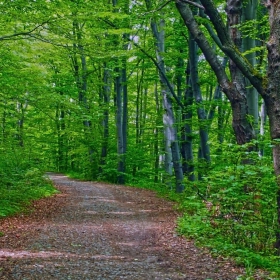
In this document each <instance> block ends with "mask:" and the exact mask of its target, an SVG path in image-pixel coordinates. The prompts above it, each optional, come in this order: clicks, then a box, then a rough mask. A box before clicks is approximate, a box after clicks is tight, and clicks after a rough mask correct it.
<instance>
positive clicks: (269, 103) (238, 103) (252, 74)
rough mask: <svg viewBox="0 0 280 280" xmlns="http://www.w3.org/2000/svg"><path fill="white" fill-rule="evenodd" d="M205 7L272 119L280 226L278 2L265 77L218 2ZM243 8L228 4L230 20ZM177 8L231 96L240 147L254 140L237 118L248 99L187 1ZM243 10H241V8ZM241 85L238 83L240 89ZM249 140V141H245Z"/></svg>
mask: <svg viewBox="0 0 280 280" xmlns="http://www.w3.org/2000/svg"><path fill="white" fill-rule="evenodd" d="M201 4H202V6H201V7H200V8H202V9H204V10H205V13H206V14H207V15H208V17H209V19H210V21H211V22H212V24H213V26H214V28H215V30H216V33H217V36H218V37H219V40H220V42H221V50H222V51H223V52H224V53H225V54H226V55H227V56H228V57H229V58H230V59H231V61H232V63H234V64H235V66H236V67H237V68H238V70H239V71H240V72H241V73H242V74H243V75H244V76H245V77H246V78H247V79H248V80H249V81H250V83H251V84H252V85H253V86H254V87H255V88H256V90H257V91H258V92H259V94H260V95H261V96H262V98H263V99H264V102H265V105H266V107H267V114H268V117H269V124H270V136H271V140H272V142H273V144H274V146H273V162H274V170H275V174H276V177H277V181H278V186H279V190H278V194H277V204H278V223H279V225H280V142H279V139H280V110H279V108H280V87H279V75H280V67H279V66H280V51H279V50H280V26H279V20H280V6H279V5H278V2H277V1H268V2H267V8H268V13H269V23H270V36H269V40H268V42H267V50H268V70H267V73H266V74H265V75H262V74H261V73H259V72H258V71H257V70H256V69H255V68H254V67H253V65H251V64H250V62H249V61H248V60H247V59H245V57H244V56H243V55H242V54H241V52H240V51H239V49H238V47H236V45H235V44H234V41H233V40H232V39H231V37H230V34H229V32H228V29H227V27H226V25H225V24H224V21H223V19H222V17H221V15H220V13H219V11H218V9H217V7H215V5H214V3H213V2H212V1H209V0H201ZM238 5H241V2H239V1H230V0H229V1H228V2H227V12H228V17H230V16H231V14H230V13H231V11H235V10H236V7H237V6H238ZM176 7H177V9H178V11H179V13H180V14H181V17H182V18H183V20H184V22H185V24H186V26H187V27H188V29H189V30H190V32H191V33H192V34H193V36H194V38H195V40H196V42H197V44H198V45H199V47H200V48H201V50H202V52H203V53H204V56H205V57H206V59H207V61H208V62H209V64H210V65H211V67H212V69H213V70H214V72H215V74H216V76H217V79H218V81H219V83H220V85H221V87H222V90H223V91H224V92H225V93H226V95H227V96H228V98H229V100H230V102H231V104H232V111H233V118H234V120H235V121H238V122H237V123H233V126H234V130H235V135H236V138H237V142H238V143H239V144H242V143H244V140H246V141H245V142H248V140H250V138H251V137H249V139H248V138H246V136H247V135H248V134H247V133H245V132H246V129H245V130H244V128H246V127H247V128H249V127H248V123H247V122H246V121H245V120H241V119H240V118H239V117H238V116H237V115H238V114H239V116H240V115H243V116H244V114H240V113H241V112H242V110H245V109H246V108H244V104H246V103H244V102H243V99H244V96H243V95H241V94H240V93H239V92H238V91H237V90H236V89H237V88H234V87H233V85H232V84H231V83H230V81H229V80H228V78H227V76H226V74H225V72H224V71H223V70H222V69H221V66H220V62H219V61H218V58H217V57H216V56H214V53H213V52H212V51H211V48H210V46H209V42H208V40H207V39H206V37H205V35H204V34H203V32H202V31H201V30H200V28H199V25H198V23H197V22H196V20H195V18H194V16H193V14H192V11H191V9H190V7H189V4H187V3H186V2H185V1H180V0H177V1H176ZM237 8H238V9H239V7H237ZM238 86H240V84H238V83H237V84H236V87H238ZM244 137H245V138H244ZM277 246H278V248H279V246H280V232H278V233H277Z"/></svg>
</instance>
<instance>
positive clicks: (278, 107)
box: [264, 1, 280, 252]
mask: <svg viewBox="0 0 280 280" xmlns="http://www.w3.org/2000/svg"><path fill="white" fill-rule="evenodd" d="M268 7H269V15H270V17H269V20H270V28H271V29H270V38H269V41H268V43H267V49H268V72H267V77H268V80H267V87H266V91H265V96H264V101H265V104H266V108H267V115H268V117H269V123H270V135H271V139H272V142H273V144H274V147H273V162H274V170H275V174H276V178H277V183H278V186H279V190H278V192H277V209H278V224H279V229H278V232H277V242H276V247H277V248H278V250H279V252H280V142H279V141H280V79H279V77H280V25H279V22H280V6H279V2H278V1H268Z"/></svg>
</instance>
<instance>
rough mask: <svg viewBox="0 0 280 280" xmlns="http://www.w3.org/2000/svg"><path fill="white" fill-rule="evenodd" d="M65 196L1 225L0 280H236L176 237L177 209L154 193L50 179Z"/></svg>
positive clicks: (226, 267)
mask: <svg viewBox="0 0 280 280" xmlns="http://www.w3.org/2000/svg"><path fill="white" fill-rule="evenodd" d="M50 178H51V180H53V182H54V183H55V185H56V186H57V187H58V189H60V190H61V194H59V195H57V196H55V197H53V198H48V199H44V200H42V201H41V202H40V203H38V205H36V204H35V206H34V207H35V211H34V212H33V213H31V214H29V215H24V216H17V217H13V218H9V219H4V220H0V231H3V232H4V233H5V235H4V236H2V237H0V246H1V247H0V279H3V280H6V279H7V280H13V279H20V280H31V279H32V280H33V279H35V280H37V279H38V280H41V279H42V280H47V279H59V280H66V279H75V280H84V279H89V280H99V279H100V280H101V279H102V280H107V279H108V280H109V279H128V280H133V279H135V280H136V279H137V280H141V279H143V280H149V279H158V280H167V279H170V280H176V279H191V280H199V279H203V280H205V279H215V280H216V279H223V280H227V279H229V280H230V279H236V277H237V275H240V274H242V271H241V269H240V268H237V267H234V266H233V265H232V264H231V263H230V262H228V261H226V260H223V259H213V258H211V257H210V256H209V255H208V254H207V253H206V252H203V251H202V250H199V249H197V248H196V247H195V246H194V245H193V242H190V241H187V240H185V239H184V238H182V237H179V236H177V235H176V231H175V220H176V217H177V213H176V212H175V211H174V210H173V208H174V207H173V204H172V203H171V202H167V201H165V200H164V199H161V198H157V197H156V195H155V194H154V193H153V192H151V191H147V190H141V189H136V188H130V187H124V186H116V185H109V184H101V183H94V182H80V181H76V180H71V179H68V178H67V177H65V176H63V175H59V174H51V175H50Z"/></svg>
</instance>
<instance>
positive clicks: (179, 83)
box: [0, 0, 280, 275]
mask: <svg viewBox="0 0 280 280" xmlns="http://www.w3.org/2000/svg"><path fill="white" fill-rule="evenodd" d="M0 11H1V17H0V22H1V24H0V44H1V48H0V53H1V55H0V84H1V86H0V130H1V131H0V159H1V160H0V173H1V177H0V183H1V187H0V196H1V199H0V217H5V216H8V215H11V214H13V213H15V212H17V211H19V210H20V209H21V207H22V205H23V204H22V203H27V201H29V200H30V199H34V198H40V197H42V196H49V195H52V194H53V193H54V192H55V190H54V189H53V187H52V186H51V185H50V184H49V182H47V181H44V180H42V176H43V175H44V173H45V172H46V171H53V172H61V173H66V174H68V175H70V176H72V177H75V178H79V179H84V180H93V181H102V182H110V183H114V184H126V185H130V186H137V187H142V188H148V189H153V190H157V191H158V192H159V193H161V194H162V195H164V196H168V197H169V198H170V199H172V200H175V201H177V202H178V208H179V209H180V211H182V213H183V215H182V217H181V218H180V219H179V221H178V232H179V233H180V234H182V235H185V236H187V237H188V238H193V239H195V240H196V242H197V244H200V245H202V246H205V247H208V248H209V249H210V250H211V251H212V252H213V254H216V255H220V254H222V255H226V256H229V257H233V258H235V260H236V261H237V262H238V263H240V264H242V265H245V266H246V267H247V269H248V270H250V269H254V268H265V269H268V270H270V271H271V272H272V273H275V275H277V274H278V275H279V274H280V269H279V251H280V232H279V226H280V189H279V187H280V180H279V176H280V67H279V65H280V25H279V22H280V6H279V5H278V1H274V0H266V1H262V2H261V1H257V0H246V1H235V0H227V1H220V0H215V1H210V0H200V1H196V0H194V1H190V0H166V1H158V0H156V1H151V0H145V1H141V0H139V1H138V0H131V1H129V0H112V1H103V0H101V1H94V0H92V1H89V0H81V1H80V0H64V1H62V0H33V1H23V0H10V1H8V0H7V1H6V0H4V1H0Z"/></svg>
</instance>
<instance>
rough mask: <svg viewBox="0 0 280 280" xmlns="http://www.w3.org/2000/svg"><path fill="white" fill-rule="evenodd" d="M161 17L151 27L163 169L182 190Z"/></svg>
mask: <svg viewBox="0 0 280 280" xmlns="http://www.w3.org/2000/svg"><path fill="white" fill-rule="evenodd" d="M146 4H147V7H148V8H150V7H151V2H150V1H149V0H146ZM164 25H165V22H164V20H163V19H160V22H159V28H158V26H157V23H156V22H155V21H154V20H152V22H151V28H152V32H153V36H154V38H155V41H156V42H155V44H156V57H157V63H158V66H159V68H160V71H159V72H160V73H159V77H160V84H161V94H162V100H163V109H164V115H163V125H164V137H165V171H166V173H167V174H169V175H171V174H172V166H173V168H174V173H175V177H176V192H178V193H180V192H182V191H183V189H184V188H183V177H184V175H183V169H182V163H181V159H180V149H179V144H178V135H177V129H176V120H175V116H174V112H173V106H172V99H171V93H170V88H169V86H168V85H167V83H166V69H165V64H164V60H163V57H162V54H163V53H164V52H165V45H164V44H165V35H164Z"/></svg>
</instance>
